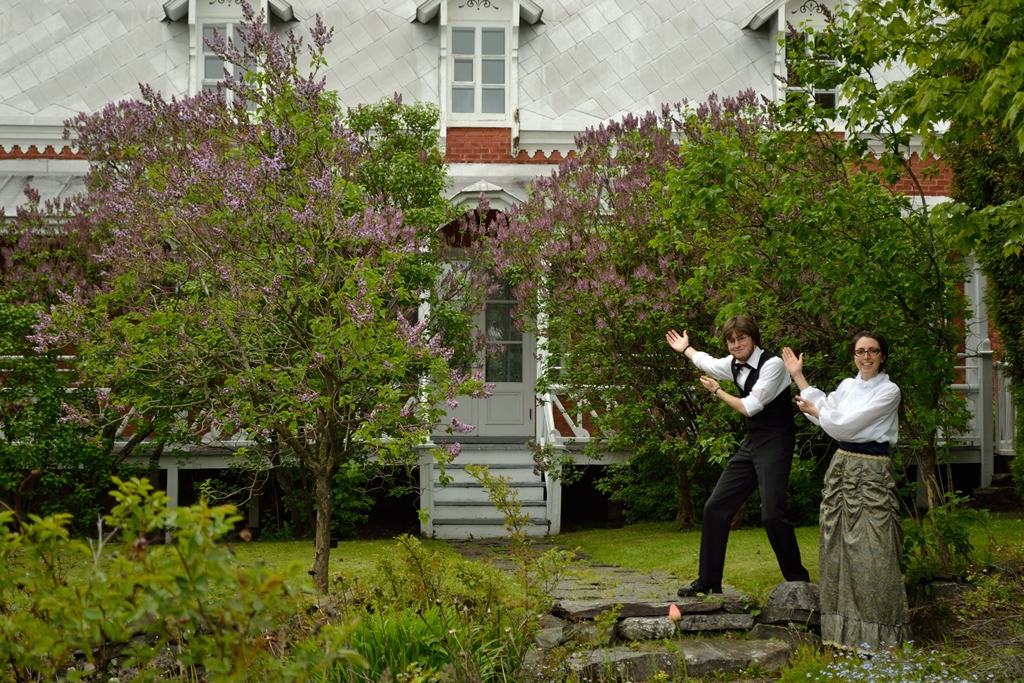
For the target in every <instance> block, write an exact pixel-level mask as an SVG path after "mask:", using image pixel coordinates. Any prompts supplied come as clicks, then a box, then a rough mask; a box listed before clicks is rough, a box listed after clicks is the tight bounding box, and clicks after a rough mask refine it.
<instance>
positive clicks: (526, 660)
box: [519, 647, 565, 683]
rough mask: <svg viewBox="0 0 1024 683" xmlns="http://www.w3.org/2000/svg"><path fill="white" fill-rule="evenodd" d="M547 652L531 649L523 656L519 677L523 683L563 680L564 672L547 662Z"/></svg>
mask: <svg viewBox="0 0 1024 683" xmlns="http://www.w3.org/2000/svg"><path fill="white" fill-rule="evenodd" d="M547 654H548V653H547V650H541V649H540V648H536V647H532V648H530V649H528V650H527V651H526V654H525V655H523V666H522V668H521V669H520V670H519V676H520V679H521V680H522V682H523V683H551V681H560V680H562V679H564V678H565V671H563V670H562V668H561V666H560V665H559V664H558V663H557V662H552V661H549V660H550V658H549V657H548V656H547Z"/></svg>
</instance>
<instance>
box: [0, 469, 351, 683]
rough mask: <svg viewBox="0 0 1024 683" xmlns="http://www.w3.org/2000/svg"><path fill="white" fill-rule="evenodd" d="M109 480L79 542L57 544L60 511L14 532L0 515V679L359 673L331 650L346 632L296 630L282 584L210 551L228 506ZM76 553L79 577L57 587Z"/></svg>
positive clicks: (229, 517) (224, 549)
mask: <svg viewBox="0 0 1024 683" xmlns="http://www.w3.org/2000/svg"><path fill="white" fill-rule="evenodd" d="M115 483H116V484H117V488H116V489H115V490H114V491H112V492H111V496H112V497H113V498H114V500H115V501H116V504H115V506H114V507H113V509H112V510H111V512H110V514H109V515H108V516H107V517H106V518H105V521H106V524H107V525H109V528H110V529H112V530H111V531H109V532H106V531H105V530H104V527H103V525H102V524H101V525H100V528H99V534H98V537H97V539H96V540H95V541H90V542H89V543H88V544H86V543H83V542H80V541H75V540H72V539H71V538H70V535H69V532H68V524H69V522H70V517H69V515H67V514H63V513H59V514H54V515H51V516H49V517H39V516H35V515H32V516H31V517H30V521H29V522H27V523H23V524H21V525H20V528H16V527H15V524H14V517H13V515H12V514H11V513H10V512H8V511H4V512H0V563H2V565H3V566H4V567H5V570H4V573H5V576H4V580H2V581H0V681H27V680H55V679H58V678H62V679H66V680H103V681H106V680H107V679H108V677H110V676H120V677H128V678H131V679H132V680H141V681H145V680H167V679H169V678H170V679H175V678H178V679H186V680H195V679H206V678H210V679H216V680H221V681H234V680H250V679H251V678H252V676H253V674H254V672H257V673H258V674H259V675H260V676H262V677H265V678H267V680H275V681H276V680H303V681H304V680H309V679H310V678H315V677H317V676H320V675H322V674H324V673H326V671H327V670H328V669H329V668H330V667H332V666H333V665H334V664H335V663H336V662H337V661H345V662H348V663H349V664H351V665H353V666H359V665H361V663H362V658H361V657H359V655H358V654H356V653H354V652H352V651H350V650H347V649H345V648H344V647H342V643H343V642H344V639H345V637H346V635H347V633H348V631H349V628H348V627H347V626H344V625H342V626H339V625H333V624H328V623H316V622H315V621H313V620H311V619H310V618H304V619H296V618H295V616H294V615H296V614H302V613H303V611H304V610H303V609H302V607H301V601H300V600H299V598H300V595H299V592H298V591H297V590H296V589H295V588H293V587H291V586H289V585H288V584H287V583H286V582H285V581H284V577H283V575H281V574H278V573H274V572H271V571H268V570H267V569H265V568H263V567H260V566H257V567H253V568H246V567H240V566H238V564H237V562H236V560H235V557H234V554H233V552H232V550H231V547H230V546H228V545H225V544H223V543H220V542H218V541H219V540H220V539H222V538H223V537H224V535H225V534H227V533H228V532H229V531H231V530H232V529H233V528H234V525H235V522H237V521H238V520H239V519H240V518H239V517H238V516H237V515H236V514H235V508H234V507H233V506H230V505H223V506H217V507H210V506H209V505H207V504H206V503H205V502H201V503H199V504H197V505H194V506H190V507H181V508H172V507H169V506H168V500H167V497H166V495H165V494H163V493H162V492H159V491H154V489H153V487H152V486H151V485H150V484H149V482H148V481H146V480H144V479H131V480H129V481H121V480H119V479H115ZM115 537H119V540H120V541H121V542H120V543H118V544H113V543H111V540H112V539H113V538H115ZM165 538H166V539H167V540H166V543H164V542H162V541H164V540H165ZM76 556H77V559H79V560H80V561H81V560H84V563H85V566H84V569H83V570H82V571H83V576H75V577H74V580H69V577H68V571H67V566H68V565H67V561H68V559H69V558H75V557H76Z"/></svg>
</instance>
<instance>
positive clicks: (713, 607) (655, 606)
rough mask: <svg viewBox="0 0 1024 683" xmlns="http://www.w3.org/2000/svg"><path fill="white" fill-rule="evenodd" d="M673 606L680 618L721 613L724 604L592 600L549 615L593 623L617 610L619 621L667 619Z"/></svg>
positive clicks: (565, 604)
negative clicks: (683, 615)
mask: <svg viewBox="0 0 1024 683" xmlns="http://www.w3.org/2000/svg"><path fill="white" fill-rule="evenodd" d="M673 603H674V604H676V605H677V606H678V607H679V611H680V612H681V613H683V614H706V613H708V612H717V611H718V610H720V609H722V606H723V604H724V601H723V600H713V599H711V600H701V599H696V598H688V599H686V600H671V599H663V600H625V601H623V600H618V601H616V600H614V599H593V600H559V601H558V602H556V603H555V606H554V607H553V608H552V610H551V611H552V612H553V613H554V614H556V615H558V616H560V617H564V618H566V619H572V620H574V621H581V620H583V619H594V618H596V617H598V616H600V615H601V614H604V613H605V612H608V611H611V610H616V614H617V615H618V616H619V618H625V617H664V616H667V615H668V606H669V605H671V604H673Z"/></svg>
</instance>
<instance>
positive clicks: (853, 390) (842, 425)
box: [800, 372, 900, 445]
mask: <svg viewBox="0 0 1024 683" xmlns="http://www.w3.org/2000/svg"><path fill="white" fill-rule="evenodd" d="M800 396H801V397H802V398H804V399H806V400H807V401H809V402H811V403H812V404H814V406H815V407H816V408H817V409H818V417H817V418H814V417H812V416H810V415H806V414H805V415H806V417H807V419H809V420H810V421H811V422H813V423H814V424H816V425H820V426H821V428H822V429H824V430H825V433H826V434H828V435H829V436H831V437H832V438H833V439H835V440H836V441H848V442H853V443H866V442H869V441H881V442H888V443H889V444H890V445H895V444H896V438H897V437H898V436H899V417H898V416H897V414H896V411H897V409H898V408H899V405H900V388H899V387H898V386H896V385H895V384H893V383H892V382H890V381H889V375H887V374H886V373H884V372H880V373H878V374H877V375H875V376H874V377H872V378H871V379H868V380H864V379H861V378H860V375H859V374H858V375H857V376H856V377H850V378H849V379H844V380H843V381H842V382H840V383H839V386H838V387H837V388H836V390H835V391H833V392H832V393H831V394H829V395H828V396H826V395H825V392H823V391H822V390H821V389H817V388H815V387H807V388H806V389H804V390H803V391H801V392H800Z"/></svg>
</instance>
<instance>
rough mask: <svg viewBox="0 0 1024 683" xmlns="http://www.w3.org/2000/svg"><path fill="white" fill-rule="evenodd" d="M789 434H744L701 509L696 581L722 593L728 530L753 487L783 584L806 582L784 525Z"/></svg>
mask: <svg viewBox="0 0 1024 683" xmlns="http://www.w3.org/2000/svg"><path fill="white" fill-rule="evenodd" d="M793 444H794V439H793V433H792V432H791V431H789V430H785V431H778V430H770V431H761V432H753V433H752V432H748V433H747V437H746V438H745V439H744V440H743V443H742V444H740V449H739V450H738V451H737V452H736V454H735V455H734V456H732V458H730V459H729V463H728V464H727V465H726V467H725V470H724V471H723V472H722V476H720V477H719V478H718V483H717V484H715V490H714V491H712V492H711V496H710V497H709V498H708V501H707V503H705V504H704V522H703V525H702V529H701V538H700V580H701V581H702V582H703V583H704V585H706V586H709V587H711V588H721V585H722V573H723V571H724V569H725V548H726V545H727V543H728V542H729V525H730V523H731V522H732V518H733V516H734V515H735V514H736V511H737V510H739V509H740V507H741V506H742V505H743V503H744V502H745V501H746V500H747V498H749V497H750V494H752V493H753V492H754V487H755V486H756V487H758V488H759V490H760V492H761V523H762V524H763V525H764V528H765V531H767V532H768V541H769V542H770V543H771V545H772V550H774V551H775V558H776V559H777V560H778V561H779V569H781V570H782V576H783V577H785V579H786V580H787V581H809V580H810V575H809V574H808V573H807V569H805V568H804V565H803V563H802V562H801V561H800V547H799V546H798V545H797V543H796V533H795V532H794V531H793V525H792V524H790V523H789V522H788V521H786V486H787V484H788V483H789V471H790V469H791V468H792V466H793Z"/></svg>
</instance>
